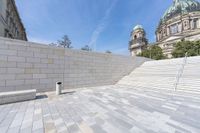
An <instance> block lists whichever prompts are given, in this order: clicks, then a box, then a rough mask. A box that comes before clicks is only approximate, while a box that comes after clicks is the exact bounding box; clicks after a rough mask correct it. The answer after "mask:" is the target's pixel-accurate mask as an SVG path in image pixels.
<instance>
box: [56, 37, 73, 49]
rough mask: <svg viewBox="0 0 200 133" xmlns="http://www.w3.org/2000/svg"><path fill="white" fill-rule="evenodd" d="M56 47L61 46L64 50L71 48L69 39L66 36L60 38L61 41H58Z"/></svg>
mask: <svg viewBox="0 0 200 133" xmlns="http://www.w3.org/2000/svg"><path fill="white" fill-rule="evenodd" d="M58 45H59V46H62V47H64V48H72V46H71V41H70V39H69V38H68V36H67V35H64V36H63V37H62V40H58Z"/></svg>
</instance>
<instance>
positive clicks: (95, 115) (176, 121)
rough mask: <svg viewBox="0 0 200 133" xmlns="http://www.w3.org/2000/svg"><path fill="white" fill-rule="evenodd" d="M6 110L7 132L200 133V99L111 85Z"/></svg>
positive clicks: (0, 123) (0, 114)
mask: <svg viewBox="0 0 200 133" xmlns="http://www.w3.org/2000/svg"><path fill="white" fill-rule="evenodd" d="M45 94H46V95H47V96H48V97H47V98H43V99H42V98H41V99H36V100H32V101H25V102H19V103H13V104H6V105H0V132H1V133H10V132H11V133H15V132H16V133H45V132H46V133H199V132H200V122H199V119H200V113H199V112H200V96H199V95H197V94H191V93H190V94H188V93H185V92H171V91H165V90H163V89H160V90H159V89H152V88H143V87H133V86H127V85H111V86H102V87H92V88H82V89H77V90H75V92H73V93H64V94H62V95H60V96H56V95H55V94H54V92H47V93H45Z"/></svg>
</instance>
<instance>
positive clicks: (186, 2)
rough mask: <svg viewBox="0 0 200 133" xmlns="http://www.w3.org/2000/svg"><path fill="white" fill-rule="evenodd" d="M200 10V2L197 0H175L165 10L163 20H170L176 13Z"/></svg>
mask: <svg viewBox="0 0 200 133" xmlns="http://www.w3.org/2000/svg"><path fill="white" fill-rule="evenodd" d="M194 11H200V3H199V2H198V1H196V0H174V2H173V4H172V5H171V6H170V7H169V9H168V10H167V11H166V12H165V14H164V16H163V17H162V20H168V19H170V18H172V17H174V16H176V15H179V14H185V13H189V12H194Z"/></svg>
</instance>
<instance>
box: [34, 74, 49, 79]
mask: <svg viewBox="0 0 200 133" xmlns="http://www.w3.org/2000/svg"><path fill="white" fill-rule="evenodd" d="M42 78H47V74H33V79H42Z"/></svg>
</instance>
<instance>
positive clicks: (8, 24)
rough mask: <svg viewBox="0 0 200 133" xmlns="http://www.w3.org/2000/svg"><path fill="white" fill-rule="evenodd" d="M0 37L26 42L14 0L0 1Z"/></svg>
mask: <svg viewBox="0 0 200 133" xmlns="http://www.w3.org/2000/svg"><path fill="white" fill-rule="evenodd" d="M0 36H2V37H8V38H13V39H19V40H25V41H26V40H27V37H26V32H25V28H24V26H23V24H22V21H21V19H20V16H19V13H18V11H17V7H16V5H15V1H14V0H0Z"/></svg>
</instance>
